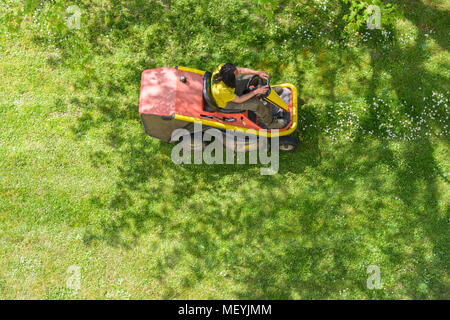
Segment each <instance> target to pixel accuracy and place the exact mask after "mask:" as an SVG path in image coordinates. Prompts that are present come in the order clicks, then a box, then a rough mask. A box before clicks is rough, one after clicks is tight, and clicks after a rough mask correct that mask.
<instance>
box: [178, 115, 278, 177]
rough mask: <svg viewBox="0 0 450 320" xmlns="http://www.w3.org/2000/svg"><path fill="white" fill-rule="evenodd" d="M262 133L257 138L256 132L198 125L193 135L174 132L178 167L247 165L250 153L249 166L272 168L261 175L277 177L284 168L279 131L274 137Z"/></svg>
mask: <svg viewBox="0 0 450 320" xmlns="http://www.w3.org/2000/svg"><path fill="white" fill-rule="evenodd" d="M259 132H260V134H259V135H257V134H256V130H246V131H245V133H244V132H239V131H235V130H230V129H227V130H225V131H223V130H219V129H216V128H209V129H207V130H203V127H202V124H201V123H199V122H195V123H194V133H192V134H191V132H190V131H188V130H187V129H183V128H182V129H176V130H174V131H173V132H172V141H174V142H177V141H179V143H178V144H177V145H175V146H174V147H173V149H172V154H171V158H172V161H173V162H174V163H176V164H202V163H205V164H224V163H225V164H245V163H246V157H247V156H246V154H247V153H248V158H249V161H248V164H258V163H259V164H262V165H270V166H269V167H263V168H261V170H260V173H261V175H274V174H276V173H278V169H279V165H280V161H279V138H278V135H277V133H278V130H271V134H272V135H274V137H271V138H267V137H266V136H265V134H267V133H268V131H267V130H259ZM180 140H181V141H180ZM269 140H270V143H269ZM269 145H270V150H269ZM224 146H225V162H224ZM235 156H236V157H235Z"/></svg>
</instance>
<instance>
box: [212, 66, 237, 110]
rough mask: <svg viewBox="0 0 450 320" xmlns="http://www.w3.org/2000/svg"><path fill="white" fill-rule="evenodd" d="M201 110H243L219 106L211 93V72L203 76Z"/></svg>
mask: <svg viewBox="0 0 450 320" xmlns="http://www.w3.org/2000/svg"><path fill="white" fill-rule="evenodd" d="M203 110H204V111H207V112H220V113H241V112H245V110H238V109H224V108H219V107H218V106H217V104H216V101H214V98H213V96H212V93H211V72H205V75H204V76H203Z"/></svg>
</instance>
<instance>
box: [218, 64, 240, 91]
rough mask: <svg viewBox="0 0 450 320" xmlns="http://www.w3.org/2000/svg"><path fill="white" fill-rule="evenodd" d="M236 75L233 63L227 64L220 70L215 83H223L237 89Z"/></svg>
mask: <svg viewBox="0 0 450 320" xmlns="http://www.w3.org/2000/svg"><path fill="white" fill-rule="evenodd" d="M236 75H237V68H236V66H235V65H233V64H231V63H225V64H224V65H223V66H222V68H220V71H219V73H218V74H217V75H216V77H215V79H214V81H217V82H220V81H223V82H224V83H225V84H226V85H227V86H228V87H230V88H236Z"/></svg>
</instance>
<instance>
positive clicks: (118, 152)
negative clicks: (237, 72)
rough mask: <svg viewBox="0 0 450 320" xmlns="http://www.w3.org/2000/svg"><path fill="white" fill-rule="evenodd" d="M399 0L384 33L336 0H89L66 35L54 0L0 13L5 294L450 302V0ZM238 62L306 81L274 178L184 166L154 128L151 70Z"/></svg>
mask: <svg viewBox="0 0 450 320" xmlns="http://www.w3.org/2000/svg"><path fill="white" fill-rule="evenodd" d="M56 2H58V1H56ZM321 2H324V1H321ZM391 2H395V3H397V4H398V8H399V10H400V11H401V12H402V15H403V17H402V18H401V19H398V21H397V23H396V24H395V25H394V26H392V27H390V28H387V29H386V30H384V32H383V33H381V31H379V30H375V31H370V30H366V31H364V32H358V34H354V33H348V32H346V31H344V29H345V24H343V23H342V15H343V13H344V12H345V7H342V4H338V3H340V2H339V1H337V0H336V1H334V2H332V1H329V2H328V6H329V9H328V11H327V10H323V9H321V8H322V6H319V4H318V2H314V1H303V2H302V1H280V6H279V7H278V9H277V10H276V11H275V13H274V15H273V16H264V15H261V14H256V13H254V11H252V10H251V9H250V8H252V5H251V4H250V1H249V2H248V3H247V2H245V1H231V0H223V1H208V2H202V3H200V4H199V3H198V2H197V1H193V0H179V1H140V0H135V1H130V2H129V4H128V6H127V5H124V4H121V3H120V2H118V1H108V0H102V1H95V2H93V3H95V4H93V3H90V2H88V1H79V2H77V3H78V4H79V5H80V7H81V8H82V12H83V14H84V16H83V18H82V20H81V28H80V30H77V31H75V32H69V33H61V32H59V33H58V31H55V30H53V29H51V27H48V26H49V24H45V23H44V22H46V21H47V20H45V19H48V15H47V16H46V15H44V13H48V12H52V10H54V9H52V7H51V6H52V4H51V3H48V2H47V3H46V4H44V2H43V3H42V4H40V5H39V6H38V8H37V9H36V10H37V11H35V12H34V13H28V14H27V15H24V16H23V17H24V19H23V20H17V17H19V16H13V17H15V18H12V20H8V19H9V18H8V19H3V20H1V22H2V25H1V26H0V31H1V33H0V75H1V77H2V81H0V298H1V299H237V298H238V299H449V298H450V295H449V292H450V279H449V273H448V272H449V263H448V261H449V249H450V233H449V221H450V220H449V219H450V215H449V213H450V212H449V200H450V199H449V197H450V188H449V179H450V163H449V161H448V159H449V155H450V153H449V127H448V125H449V123H450V121H449V109H448V98H449V96H450V94H449V93H450V91H449V89H450V88H449V83H450V82H449V78H450V68H449V67H450V54H449V51H448V50H449V38H448V31H449V30H448V26H449V17H450V15H449V10H450V1H447V0H444V1H437V0H436V1H430V0H428V1H426V0H422V1H419V0H414V1H413V0H410V1H391ZM0 3H1V5H0V8H1V9H0V16H1V14H5V13H9V14H11V12H15V10H14V8H17V7H20V5H21V4H20V2H19V1H12V2H9V1H8V2H7V1H3V0H2V1H0ZM83 10H84V11H83ZM6 16H7V17H10V16H8V15H6ZM86 16H89V18H85V17H86ZM14 19H16V20H14ZM50 26H51V24H50ZM227 61H231V62H234V63H235V64H237V65H239V66H245V67H250V68H253V69H263V70H266V71H267V72H268V73H269V74H270V75H271V76H272V78H273V79H274V80H273V82H274V83H276V82H280V81H283V82H291V83H293V84H295V85H296V86H297V87H298V88H299V96H300V105H301V107H300V130H299V137H300V140H301V142H300V145H299V148H298V150H297V151H295V152H294V153H290V154H282V155H280V168H279V173H278V174H276V175H273V176H262V175H260V166H259V165H181V166H179V165H176V164H174V163H172V161H171V150H172V147H173V146H172V145H170V144H167V143H164V142H162V141H159V140H157V139H154V138H150V137H148V136H146V135H145V133H144V129H143V127H142V124H141V122H140V118H139V114H138V100H139V89H140V74H141V72H142V71H143V70H145V69H150V68H155V67H159V66H175V65H185V66H190V67H194V68H198V69H202V70H213V69H214V68H215V67H216V66H217V65H218V64H219V63H222V62H227ZM370 265H376V266H378V267H379V268H380V273H381V285H382V287H381V289H373V290H371V289H369V288H367V285H366V284H367V279H368V277H369V276H370V274H368V273H367V267H368V266H370ZM70 266H78V267H79V268H80V270H81V287H80V289H79V290H78V291H75V290H72V289H69V288H68V287H67V280H68V279H69V277H70V276H71V274H70V273H68V272H67V270H68V268H69V267H70Z"/></svg>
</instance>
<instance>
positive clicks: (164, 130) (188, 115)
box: [139, 67, 298, 151]
mask: <svg viewBox="0 0 450 320" xmlns="http://www.w3.org/2000/svg"><path fill="white" fill-rule="evenodd" d="M211 76H212V75H211V73H210V72H205V71H200V70H196V69H192V68H186V67H175V68H158V69H150V70H145V71H144V72H143V73H142V79H141V92H140V100H139V113H140V115H141V119H142V122H143V124H144V128H145V132H146V133H147V134H148V135H150V136H152V137H155V138H158V139H161V140H164V141H167V142H176V141H172V132H173V131H174V130H176V129H179V128H186V129H188V130H189V132H190V133H191V134H194V131H193V128H194V125H193V124H194V123H197V122H199V123H201V124H202V126H201V128H202V129H201V130H202V131H205V130H206V129H209V128H211V127H214V128H217V129H219V130H221V131H222V132H223V133H224V136H225V133H226V130H227V129H232V130H235V132H237V133H243V134H245V135H247V136H248V135H249V133H250V135H256V136H257V137H261V136H265V137H267V138H268V140H269V141H270V139H272V138H274V137H279V149H280V151H293V150H294V149H295V148H296V147H297V144H298V139H297V137H296V136H295V135H294V132H295V130H296V128H297V112H298V107H297V88H296V87H295V86H294V85H292V84H290V83H285V84H280V85H277V86H275V87H281V88H283V90H282V93H281V94H280V95H278V94H277V93H276V92H275V90H273V87H271V86H270V80H269V79H262V78H259V77H258V76H256V75H255V76H253V77H251V78H250V79H249V80H248V83H247V86H246V88H247V89H246V90H248V91H250V90H254V89H256V88H257V87H258V86H261V85H269V90H268V91H267V93H266V94H264V95H263V96H260V98H261V99H262V102H263V103H264V104H265V105H266V106H267V107H268V108H271V111H272V115H273V117H274V118H283V119H285V123H286V126H285V127H284V128H282V129H277V130H268V129H267V128H266V127H265V125H264V124H262V123H260V122H259V121H258V118H257V116H256V114H255V113H254V112H252V111H249V110H230V109H221V108H219V107H217V105H216V103H215V101H214V98H213V96H212V94H211ZM279 92H280V90H279ZM255 140H257V139H247V140H244V141H243V143H244V144H245V150H250V149H252V146H251V145H249V143H251V142H249V141H255ZM224 141H225V139H224V140H223V142H224ZM253 143H254V142H253ZM224 145H225V146H226V144H225V143H224ZM203 147H204V146H203ZM193 148H194V147H193Z"/></svg>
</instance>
